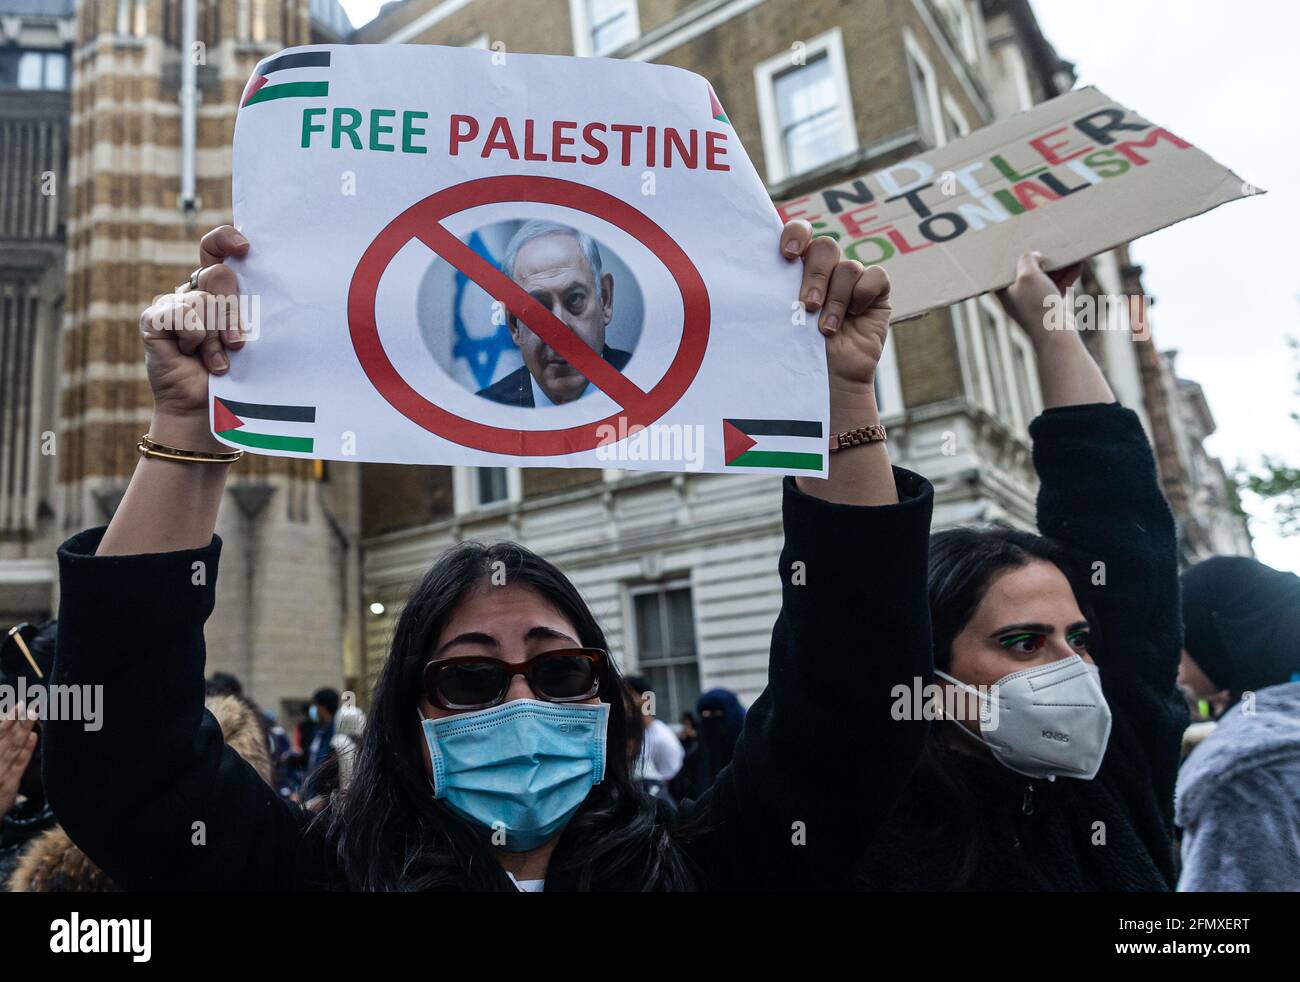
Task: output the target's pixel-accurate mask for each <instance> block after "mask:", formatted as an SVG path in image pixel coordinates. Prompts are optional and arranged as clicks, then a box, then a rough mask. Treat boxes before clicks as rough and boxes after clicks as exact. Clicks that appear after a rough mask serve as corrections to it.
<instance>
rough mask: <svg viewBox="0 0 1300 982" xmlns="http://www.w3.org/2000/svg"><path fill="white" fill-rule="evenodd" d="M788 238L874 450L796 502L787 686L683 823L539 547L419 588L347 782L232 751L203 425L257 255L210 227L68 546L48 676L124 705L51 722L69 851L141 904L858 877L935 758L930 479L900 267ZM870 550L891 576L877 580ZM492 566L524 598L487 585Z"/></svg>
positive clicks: (601, 646)
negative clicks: (902, 430)
mask: <svg viewBox="0 0 1300 982" xmlns="http://www.w3.org/2000/svg"><path fill="white" fill-rule="evenodd" d="M778 247H779V248H780V250H781V252H782V254H783V255H784V256H785V258H786V259H787V261H790V262H795V261H797V260H799V259H802V262H803V285H802V288H801V289H802V299H803V301H804V303H805V305H806V306H807V307H808V308H809V309H811V310H820V317H819V319H818V327H819V328H820V330H821V332H822V334H823V335H824V336H825V338H826V349H827V364H828V368H829V375H830V386H831V427H832V431H833V432H834V433H836V434H840V433H844V434H846V435H847V434H848V433H849V432H850V431H857V436H855V437H853V438H849V439H845V440H844V441H843V450H842V452H836V453H834V454H833V455H832V457H831V467H830V476H829V479H827V480H813V479H805V478H799V479H798V480H787V481H786V483H785V487H784V505H783V507H784V522H785V534H786V539H785V549H784V552H783V553H782V556H781V558H780V568H779V572H780V576H781V580H782V583H783V594H782V610H781V613H780V615H779V616H778V618H777V622H776V626H775V628H774V631H773V635H772V648H771V659H770V667H769V684H768V687H767V689H766V691H765V692H764V693H763V694H762V695H761V696H760V697H759V698H758V699H757V701H756V702H755V703H754V705H753V707H752V708H751V709H750V712H749V715H748V718H747V720H746V723H745V728H744V733H743V734H742V736H741V738H740V741H739V745H738V746H737V747H736V749H735V755H734V760H733V762H732V764H731V766H730V767H729V768H728V769H727V771H726V772H725V773H724V774H723V775H722V776H720V777H719V779H718V780H717V781H716V782H715V783H714V785H713V786H712V788H711V789H710V790H709V792H708V793H707V794H706V795H704V796H703V797H702V798H700V799H699V800H698V801H695V802H692V803H690V805H689V806H687V807H683V808H682V809H681V811H680V812H678V813H677V814H676V815H674V814H673V813H672V812H671V809H665V808H663V807H662V806H660V805H658V804H657V803H656V802H655V801H654V800H653V799H651V798H650V797H648V796H647V795H644V794H643V793H641V792H640V791H639V790H637V788H636V787H635V786H634V783H633V781H632V779H631V777H630V776H629V773H628V764H627V759H626V754H625V748H626V744H627V735H628V732H629V730H630V728H631V727H632V726H634V725H639V721H635V720H630V719H629V718H628V711H627V708H626V706H625V705H624V702H623V699H622V697H621V693H620V680H619V677H618V673H617V670H616V668H615V666H614V664H613V661H612V660H611V657H610V655H609V652H608V651H607V645H606V641H605V637H604V635H603V633H602V632H601V629H600V627H599V625H598V624H597V623H596V620H595V618H594V617H593V616H592V614H591V611H590V610H589V609H588V607H587V605H586V604H585V603H584V602H583V600H582V598H581V597H580V596H579V595H578V593H577V591H576V590H575V589H574V587H573V585H572V584H571V583H570V582H569V581H568V580H567V579H566V578H565V577H564V575H563V574H562V573H560V571H559V570H558V569H556V568H555V567H554V566H552V565H551V564H550V563H548V562H546V561H545V560H544V559H542V558H540V557H538V556H536V555H534V554H533V553H531V552H529V551H528V550H526V549H523V548H521V547H519V546H515V545H510V544H499V545H492V546H480V545H473V544H469V545H462V546H460V547H458V548H455V549H453V550H452V551H451V552H449V553H448V554H446V555H445V556H443V557H442V558H441V559H439V560H438V561H437V562H436V563H435V564H434V566H433V568H432V569H431V570H430V571H429V572H428V574H427V575H426V576H425V577H424V579H423V581H422V582H421V583H420V584H419V585H418V586H417V587H416V588H415V589H414V591H413V592H412V594H411V596H410V598H409V600H408V602H407V604H406V606H405V608H404V610H403V612H402V615H401V617H400V619H399V622H398V624H397V627H396V630H395V633H394V638H393V642H392V648H391V651H390V654H389V657H388V660H387V663H386V665H385V667H384V669H383V671H382V673H381V677H380V679H379V682H378V684H377V687H376V690H375V692H374V696H373V703H372V706H371V713H370V718H369V720H368V722H367V725H366V729H365V733H364V736H363V737H362V743H361V748H360V752H359V754H358V758H357V761H356V765H355V768H354V770H353V774H352V782H351V784H350V786H349V788H348V789H347V791H346V793H343V794H340V795H335V796H334V797H333V798H332V799H331V800H330V801H329V803H328V804H327V805H326V806H325V807H324V808H323V809H322V810H321V811H320V812H319V813H317V814H309V813H307V812H306V811H304V810H302V809H300V808H297V807H295V806H294V805H292V804H289V803H286V802H284V801H283V800H281V799H280V798H279V797H278V796H277V795H276V794H275V793H274V791H273V790H272V789H270V788H269V787H268V786H267V785H266V784H265V782H263V781H262V780H260V779H259V778H258V777H257V776H256V774H254V773H253V772H252V771H251V770H250V769H249V767H248V766H247V765H246V764H245V763H244V762H243V761H242V760H240V759H239V758H238V756H237V755H235V754H234V753H232V752H230V751H228V750H226V749H225V747H224V745H223V744H222V740H221V734H220V731H219V729H218V728H217V726H216V724H215V723H214V721H213V719H212V718H211V716H210V715H209V714H207V713H205V712H204V709H203V701H202V700H203V671H204V647H203V625H204V621H205V620H206V619H207V617H208V615H209V614H210V613H211V612H212V609H213V601H214V588H215V583H216V580H217V573H218V570H217V566H218V560H219V557H220V551H221V545H220V540H219V539H217V538H216V537H215V536H214V535H213V529H214V525H215V520H216V516H217V509H218V506H219V505H220V502H221V497H222V491H223V488H224V485H225V480H226V471H227V469H228V465H226V464H224V463H221V462H218V461H214V460H213V457H214V455H217V456H218V458H219V455H220V454H222V453H223V452H225V451H226V450H227V448H226V447H224V446H223V445H221V444H219V443H218V442H216V441H215V440H214V439H213V437H212V436H211V435H210V433H209V430H208V395H207V386H208V374H209V373H210V372H211V373H218V374H219V373H223V372H225V371H227V370H228V366H229V362H228V357H227V354H226V352H227V350H231V349H238V348H239V347H240V346H241V345H242V343H243V339H242V337H241V335H240V333H239V325H238V323H236V322H234V321H233V320H232V321H225V320H220V315H221V314H222V313H224V312H225V311H227V310H228V309H230V308H229V307H228V306H227V305H224V304H219V305H207V304H206V303H205V302H206V301H207V300H208V299H209V297H208V295H209V294H216V295H220V296H230V295H233V294H235V293H236V292H237V284H236V282H235V278H234V275H233V273H232V272H231V270H230V269H229V268H228V267H226V266H224V265H223V264H222V260H223V259H224V258H225V257H228V256H234V255H240V256H242V255H245V254H246V253H247V252H248V250H249V243H248V242H247V240H246V239H244V238H243V236H241V235H240V234H239V233H237V232H236V231H235V230H234V229H233V228H230V227H223V228H220V229H217V230H215V231H213V232H211V233H209V234H208V235H207V236H205V237H204V239H203V242H202V244H201V247H200V255H201V258H202V268H201V270H200V271H198V272H197V273H196V274H195V276H194V277H192V278H191V285H190V287H189V288H187V289H186V290H184V291H183V295H180V296H169V297H166V298H163V299H162V300H161V301H160V302H159V303H158V304H157V305H155V306H154V307H153V308H151V309H150V310H147V311H146V312H145V314H144V315H143V317H142V319H141V324H142V329H143V333H144V343H145V360H146V363H147V366H148V373H149V380H150V384H151V386H152V390H153V398H154V415H153V421H152V424H151V426H150V429H149V433H148V438H147V440H145V441H142V442H141V447H142V448H143V450H142V454H143V456H142V459H141V460H140V462H139V464H138V467H137V469H136V472H135V475H134V476H133V478H132V480H131V484H130V487H129V488H128V490H127V492H126V495H125V497H124V498H123V500H122V503H121V505H120V506H119V508H118V510H117V512H116V514H115V515H114V517H113V520H112V522H111V523H110V525H109V526H108V528H107V530H104V529H97V530H93V531H88V532H83V533H81V534H80V535H77V536H74V537H73V538H72V539H70V540H69V541H68V542H67V543H66V544H65V545H64V546H63V548H62V549H61V550H60V553H59V561H60V564H61V590H62V592H61V597H62V606H61V610H60V615H61V616H60V623H59V641H58V652H59V653H58V662H57V667H56V670H55V681H56V682H59V683H63V684H71V685H102V686H103V693H104V714H103V715H104V719H105V723H104V726H103V728H102V729H101V730H100V731H98V732H93V733H92V732H87V731H86V730H85V729H83V728H82V727H81V726H79V725H77V724H75V723H70V722H69V723H58V724H52V725H51V726H50V733H49V737H48V749H47V750H46V781H47V783H48V789H49V798H50V801H51V803H52V804H53V807H54V810H55V813H56V814H57V815H58V817H59V819H60V821H61V822H62V823H63V824H64V827H65V828H66V829H67V831H68V833H69V834H70V835H71V837H72V838H73V840H74V841H76V842H77V844H78V845H80V846H81V847H82V848H83V849H84V850H85V852H86V853H87V854H88V855H89V856H90V857H91V858H92V859H93V860H94V861H95V862H96V863H98V864H99V865H100V866H101V867H102V868H103V869H104V870H105V871H106V872H107V873H108V874H109V875H110V876H111V877H112V878H113V880H114V881H115V882H116V883H118V884H119V885H121V886H123V887H124V888H126V889H221V888H224V889H353V890H422V889H453V890H456V889H459V890H515V889H528V890H536V889H539V888H541V887H542V886H543V885H544V887H545V889H547V890H562V889H634V890H643V889H648V890H665V889H711V890H723V889H764V888H798V887H824V886H832V885H834V884H836V883H837V882H843V880H844V878H845V876H846V874H847V872H848V871H850V870H851V869H852V867H853V865H854V863H855V862H856V861H857V860H859V859H860V858H861V854H862V852H863V850H864V849H865V847H866V845H867V843H868V841H869V839H870V837H871V835H872V833H873V831H874V830H875V829H876V828H878V826H879V825H880V823H881V821H882V820H883V818H884V815H885V813H886V811H887V809H888V806H889V803H890V802H891V801H892V799H893V797H894V796H895V794H896V793H897V791H898V790H899V788H901V787H902V785H903V782H904V780H905V778H906V775H907V773H908V771H909V770H910V769H911V766H912V764H913V762H914V761H915V759H916V756H917V754H918V753H919V752H920V749H921V746H922V745H923V743H924V724H923V723H919V722H907V721H903V722H899V721H895V720H893V719H892V718H891V716H890V713H889V704H890V692H891V690H892V689H893V687H894V686H895V685H898V684H909V683H910V682H911V681H912V680H913V679H914V678H916V677H918V676H920V677H925V676H926V675H927V674H928V672H929V671H930V654H929V652H930V636H929V618H928V613H927V610H926V604H925V565H926V545H927V539H928V532H929V529H928V526H929V519H930V511H931V503H932V489H931V488H930V486H929V484H928V483H927V482H925V481H924V480H922V479H921V478H919V477H917V476H916V475H913V474H909V473H908V472H906V471H902V470H896V469H893V468H891V466H890V463H889V456H888V453H887V451H886V448H885V443H884V442H882V437H883V435H884V434H883V431H881V430H880V429H878V428H877V427H878V418H877V412H876V405H875V396H874V376H875V369H876V363H877V361H878V359H879V357H880V353H881V348H882V345H883V342H884V339H885V333H886V329H887V326H888V321H889V284H888V279H887V278H886V276H885V274H884V272H883V271H882V270H880V269H879V268H872V269H866V270H864V269H863V267H862V266H861V265H860V264H858V263H855V262H849V261H845V260H842V259H841V257H840V253H839V248H838V246H837V245H836V244H835V243H834V242H832V241H830V240H828V239H826V238H818V239H816V240H813V239H812V238H811V230H810V228H809V227H808V226H807V224H806V223H792V224H791V225H789V226H787V227H786V229H785V230H784V232H783V233H782V236H781V239H780V243H779V246H778V243H777V242H775V241H774V242H772V243H771V248H778ZM179 293H182V291H178V294H179ZM208 306H210V307H212V309H214V310H216V312H217V314H216V316H217V318H218V320H219V322H218V323H206V322H205V321H204V320H203V311H204V310H205V307H208ZM187 325H188V326H189V327H191V328H194V329H186V326H187ZM807 329H809V330H811V328H807ZM167 448H172V449H167ZM178 451H179V452H178ZM194 455H201V456H194ZM862 556H878V557H880V559H879V561H878V562H877V563H876V564H875V565H874V567H872V568H869V569H868V570H867V571H866V573H865V574H863V572H862V570H861V567H860V563H859V560H860V557H862ZM850 563H851V564H852V566H853V569H854V572H853V575H848V574H847V570H848V568H849V566H850ZM502 569H504V570H505V571H506V576H507V583H506V585H505V586H501V585H489V577H490V575H491V573H492V572H493V571H500V570H502ZM200 570H201V571H202V573H203V575H198V571H200ZM199 823H202V824H201V825H200V824H199ZM200 828H202V830H203V832H204V835H203V836H199V835H198V834H197V830H198V829H200ZM200 840H202V843H203V844H197V843H198V842H199V841H200Z"/></svg>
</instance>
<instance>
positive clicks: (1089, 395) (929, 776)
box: [862, 254, 1187, 890]
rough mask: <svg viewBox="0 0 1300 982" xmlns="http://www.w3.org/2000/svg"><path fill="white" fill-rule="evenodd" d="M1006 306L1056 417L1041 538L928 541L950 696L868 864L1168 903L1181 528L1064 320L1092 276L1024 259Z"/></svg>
mask: <svg viewBox="0 0 1300 982" xmlns="http://www.w3.org/2000/svg"><path fill="white" fill-rule="evenodd" d="M1017 273H1018V275H1017V279H1016V282H1015V283H1014V284H1013V285H1012V287H1011V288H1010V289H1009V290H1008V291H1007V293H1006V294H1005V295H1004V297H1003V303H1004V304H1005V306H1006V307H1007V309H1008V311H1009V312H1010V313H1011V314H1012V316H1013V317H1015V319H1016V320H1017V321H1018V322H1019V323H1020V325H1021V326H1022V327H1023V328H1024V329H1025V331H1026V332H1027V333H1028V335H1029V337H1030V339H1031V340H1032V342H1033V345H1034V349H1035V354H1036V356H1037V359H1036V360H1037V364H1038V374H1039V382H1040V387H1041V389H1042V394H1043V403H1044V405H1045V407H1046V408H1045V410H1044V412H1043V414H1042V415H1041V416H1039V417H1038V418H1037V419H1036V420H1034V422H1033V424H1032V425H1031V426H1030V428H1029V432H1030V436H1031V437H1032V439H1033V459H1034V467H1035V469H1036V470H1037V472H1038V477H1039V480H1040V482H1041V485H1040V488H1039V493H1038V528H1039V530H1040V531H1041V532H1042V533H1043V534H1042V536H1038V535H1034V534H1032V533H1028V532H1020V531H1013V530H1011V529H997V528H994V529H978V528H976V529H971V528H959V529H953V530H949V531H943V532H939V533H936V534H935V535H934V536H933V538H932V540H931V546H930V574H929V581H930V613H931V620H932V624H933V628H934V658H935V665H936V675H937V677H938V680H939V682H940V685H941V686H942V690H941V691H942V696H943V698H942V702H941V705H939V706H938V707H937V711H941V712H942V716H943V721H942V722H940V723H938V724H937V725H936V726H935V728H934V729H933V730H932V731H931V735H930V738H929V740H928V742H927V746H926V749H925V752H924V754H923V757H922V761H921V764H920V766H918V768H917V771H916V773H915V775H914V776H913V778H912V780H911V782H910V784H909V786H908V788H907V790H906V791H905V793H904V795H903V797H902V798H901V799H900V801H899V803H898V806H897V808H896V810H895V812H894V814H893V815H892V816H891V818H890V820H889V822H888V823H887V825H886V828H885V829H884V830H883V831H882V833H881V834H880V835H879V836H877V838H876V839H875V841H874V843H873V844H872V846H871V849H870V853H869V857H868V860H867V862H866V863H865V864H864V867H863V884H862V885H864V886H865V887H867V888H869V889H898V890H946V889H954V888H957V889H971V890H1168V889H1171V888H1172V887H1173V884H1174V850H1173V796H1174V781H1175V778H1176V775H1177V769H1178V760H1179V747H1180V738H1181V734H1182V731H1183V728H1184V727H1185V726H1186V724H1187V712H1186V706H1185V704H1184V702H1183V700H1182V698H1181V697H1180V696H1179V694H1178V691H1177V688H1176V679H1177V672H1178V659H1179V650H1180V644H1181V642H1180V627H1179V618H1180V612H1179V605H1178V567H1177V555H1176V549H1175V538H1174V522H1173V517H1172V516H1171V514H1170V511H1169V507H1168V505H1167V504H1166V502H1165V500H1164V497H1163V496H1162V495H1161V492H1160V488H1159V485H1158V484H1157V482H1156V470H1155V462H1154V459H1153V458H1152V454H1151V448H1150V446H1149V444H1148V443H1147V439H1146V436H1145V435H1144V433H1143V431H1142V427H1141V425H1140V423H1139V422H1138V418H1137V416H1136V415H1135V414H1134V413H1133V412H1131V411H1130V410H1128V409H1124V408H1123V407H1121V406H1120V405H1118V404H1117V403H1116V402H1115V397H1114V395H1113V394H1112V393H1111V390H1110V387H1109V385H1107V383H1106V381H1105V379H1104V378H1103V376H1102V374H1101V371H1100V370H1099V369H1098V367H1097V365H1096V364H1095V363H1094V362H1093V360H1092V358H1091V356H1090V355H1089V354H1088V351H1087V349H1086V348H1085V347H1084V344H1083V340H1082V337H1081V335H1080V334H1079V333H1078V332H1077V331H1076V330H1074V329H1073V324H1072V323H1071V324H1070V326H1069V329H1068V330H1055V331H1054V330H1050V329H1048V327H1047V324H1046V322H1045V317H1046V316H1047V315H1048V313H1049V311H1048V308H1049V306H1050V305H1051V304H1052V303H1056V302H1059V301H1060V299H1061V298H1060V296H1059V291H1060V290H1061V289H1064V287H1065V286H1068V284H1069V282H1071V281H1072V280H1073V279H1074V277H1076V276H1077V275H1078V269H1077V267H1076V268H1073V269H1071V270H1067V271H1064V272H1062V273H1059V274H1054V275H1053V276H1049V275H1048V274H1047V273H1045V272H1044V271H1043V269H1042V259H1041V256H1039V255H1038V254H1032V255H1028V256H1024V257H1022V258H1021V260H1020V262H1019V268H1018V271H1017Z"/></svg>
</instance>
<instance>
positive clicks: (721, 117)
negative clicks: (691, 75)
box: [709, 85, 731, 126]
mask: <svg viewBox="0 0 1300 982" xmlns="http://www.w3.org/2000/svg"><path fill="white" fill-rule="evenodd" d="M709 112H710V113H711V114H712V116H713V118H714V119H716V120H717V121H718V122H719V123H726V124H727V125H728V126H730V125H731V120H729V119H728V118H727V114H726V112H724V111H723V108H722V103H720V102H719V101H718V94H717V93H716V92H714V91H713V86H712V85H710V86H709Z"/></svg>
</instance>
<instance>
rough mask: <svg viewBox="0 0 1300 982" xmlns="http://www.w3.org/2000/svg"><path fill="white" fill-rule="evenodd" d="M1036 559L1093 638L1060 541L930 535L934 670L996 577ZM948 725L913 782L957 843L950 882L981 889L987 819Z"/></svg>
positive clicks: (1016, 532) (991, 532) (1026, 535)
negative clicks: (1051, 572)
mask: <svg viewBox="0 0 1300 982" xmlns="http://www.w3.org/2000/svg"><path fill="white" fill-rule="evenodd" d="M1037 560H1041V561H1043V562H1048V563H1052V564H1053V565H1054V566H1056V567H1057V568H1058V569H1059V570H1061V572H1062V573H1063V574H1064V576H1065V578H1066V579H1067V580H1068V581H1069V582H1070V586H1071V589H1072V590H1073V592H1074V596H1075V600H1076V601H1077V602H1078V604H1079V608H1080V610H1081V611H1082V612H1083V615H1084V617H1085V618H1087V619H1088V621H1089V623H1090V626H1091V627H1092V628H1093V631H1092V634H1093V637H1094V638H1099V637H1100V629H1099V627H1098V625H1097V624H1096V623H1095V622H1094V619H1093V617H1092V612H1091V605H1090V604H1089V603H1088V600H1087V596H1086V593H1085V592H1084V590H1083V589H1082V588H1081V583H1082V581H1081V580H1080V579H1079V570H1078V568H1077V564H1076V563H1075V562H1074V560H1073V559H1072V557H1071V556H1070V554H1069V553H1068V552H1067V551H1066V549H1065V548H1064V547H1063V546H1062V545H1061V544H1060V543H1058V542H1055V541H1053V540H1052V539H1048V538H1045V537H1043V536H1041V535H1036V534H1034V533H1033V532H1025V531H1022V530H1020V529H1014V528H1011V527H1010V526H1007V525H1002V524H990V525H982V526H973V527H970V526H968V527H964V528H954V529H945V530H943V531H941V532H936V533H934V534H933V535H932V536H930V557H929V574H928V581H929V600H930V623H931V627H932V631H933V638H934V664H935V667H936V668H938V669H940V670H942V671H945V672H946V671H949V670H950V668H951V666H952V644H953V641H954V640H955V639H956V637H957V635H959V634H960V633H961V632H962V631H963V630H964V629H965V627H966V625H967V624H969V623H970V620H971V618H972V617H974V616H975V611H976V610H977V609H978V608H979V605H980V602H981V601H982V600H983V599H984V596H985V594H987V593H988V589H989V586H990V585H991V584H992V582H993V580H994V578H995V577H997V576H998V574H1000V573H1003V572H1006V571H1007V570H1012V569H1021V568H1023V567H1025V566H1027V565H1029V563H1031V562H1034V561H1037ZM948 725H960V724H939V725H937V726H935V727H934V728H932V729H931V731H930V738H929V740H927V741H926V746H925V749H924V750H923V752H922V755H921V759H920V762H919V763H918V765H917V771H916V772H915V775H914V777H913V780H914V781H918V780H919V781H920V782H922V783H923V784H924V785H925V788H926V794H927V795H929V796H937V797H939V798H941V799H942V801H943V806H944V807H943V809H942V812H941V814H942V815H943V818H942V820H941V825H942V828H941V829H939V830H938V832H937V835H938V837H939V838H941V839H944V840H951V839H952V838H956V839H957V840H958V841H959V842H960V843H961V845H960V848H959V850H958V854H957V864H956V867H955V869H954V871H953V873H954V882H953V883H952V884H951V885H952V886H953V887H954V888H956V889H963V888H965V889H970V888H972V887H974V888H978V887H979V883H978V879H977V878H978V873H979V863H980V860H981V858H982V857H986V855H988V854H989V853H986V850H985V848H984V843H983V842H981V840H980V835H981V833H982V832H983V831H985V830H986V828H987V825H988V822H987V816H981V815H979V814H977V807H978V806H977V803H976V801H975V799H974V797H973V795H972V794H971V791H970V780H971V772H970V767H969V766H968V762H966V761H964V760H963V758H961V757H960V756H958V755H956V754H954V753H953V752H952V751H950V750H948V749H947V745H946V741H947V739H948V738H949V736H950V734H949V733H948V731H947V726H948ZM930 810H931V811H932V805H931V806H930ZM932 813H933V812H932Z"/></svg>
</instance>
